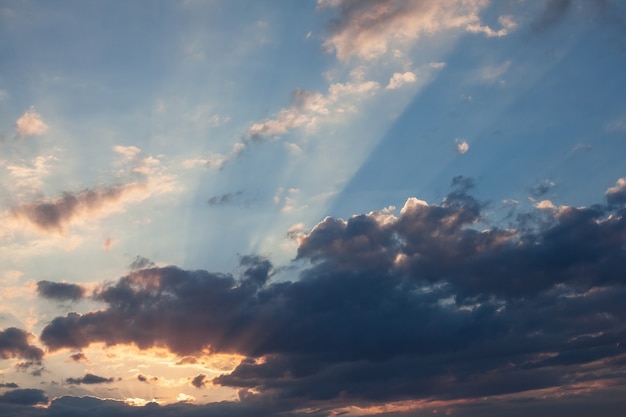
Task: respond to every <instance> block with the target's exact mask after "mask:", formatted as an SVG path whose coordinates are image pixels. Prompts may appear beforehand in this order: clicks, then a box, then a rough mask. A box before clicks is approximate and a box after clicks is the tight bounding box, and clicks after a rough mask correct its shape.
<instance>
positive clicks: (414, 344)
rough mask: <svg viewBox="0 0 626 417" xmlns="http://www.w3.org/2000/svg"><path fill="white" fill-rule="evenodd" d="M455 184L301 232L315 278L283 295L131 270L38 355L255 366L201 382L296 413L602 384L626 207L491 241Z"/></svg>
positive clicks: (620, 338)
mask: <svg viewBox="0 0 626 417" xmlns="http://www.w3.org/2000/svg"><path fill="white" fill-rule="evenodd" d="M452 184H453V189H452V191H451V192H450V193H449V194H448V195H447V196H446V197H445V198H444V199H443V200H442V201H441V202H440V203H437V204H431V203H427V202H425V201H422V200H419V199H417V198H410V199H408V200H407V202H406V204H405V205H404V206H403V207H402V208H401V209H400V211H399V213H398V214H395V210H394V209H393V208H389V209H385V210H381V211H374V212H370V213H367V214H361V215H354V216H352V217H350V218H349V219H347V220H343V219H338V218H332V217H327V218H325V219H324V220H322V221H321V222H320V223H319V224H317V225H316V226H315V227H313V228H312V229H311V230H310V231H308V232H306V231H302V227H301V226H298V227H296V228H295V229H294V231H293V233H294V234H296V233H297V239H298V244H299V246H298V251H297V259H296V261H297V262H298V263H299V264H304V265H306V266H305V268H304V269H303V270H302V271H301V272H300V273H299V277H298V279H297V280H293V281H280V282H271V281H270V276H271V275H272V271H273V270H274V267H273V265H272V264H271V263H270V262H269V260H267V259H264V258H261V257H254V256H253V257H242V258H241V267H240V270H239V272H238V274H237V275H231V274H222V273H210V272H207V271H202V270H198V271H186V270H182V269H179V268H176V267H171V266H170V267H150V268H147V269H142V270H137V271H132V272H131V273H129V274H128V275H126V276H124V277H122V278H120V279H119V280H118V281H116V282H113V283H110V284H106V285H104V286H103V287H101V288H100V289H99V290H98V291H96V293H95V296H94V298H95V299H96V300H97V301H100V302H102V303H104V305H105V308H103V309H100V310H97V311H92V312H88V313H85V314H78V313H70V314H68V315H66V316H61V317H56V318H54V319H53V320H52V321H51V322H50V323H49V324H48V325H47V326H46V327H45V328H44V330H43V331H42V333H41V337H40V340H41V341H42V342H43V343H44V344H45V345H46V346H47V347H48V348H49V349H50V350H52V351H54V350H57V349H61V348H74V349H80V348H84V347H87V346H89V345H91V344H92V343H105V344H108V345H116V344H134V345H136V346H137V347H139V348H140V349H148V348H152V347H154V346H159V347H165V348H167V349H169V350H170V351H171V352H173V353H175V354H177V355H180V356H181V357H182V358H189V357H192V356H194V355H199V354H201V353H202V352H206V351H210V352H215V353H218V352H223V353H236V354H239V355H244V356H245V357H246V359H244V360H243V361H241V363H240V364H239V365H238V366H237V367H236V368H235V369H234V370H233V371H231V372H229V373H226V374H223V375H220V376H218V377H217V378H213V379H212V380H209V379H208V377H207V378H204V377H202V375H204V374H200V375H198V376H196V377H194V381H195V382H196V385H201V384H203V383H205V382H207V381H210V382H211V383H212V384H216V385H223V386H229V387H235V388H238V389H241V390H242V391H241V395H242V398H246V399H252V398H256V399H258V400H259V401H261V400H264V399H265V400H267V399H269V398H274V399H278V398H279V399H280V401H281V404H283V406H285V407H290V406H288V405H287V404H293V403H297V404H299V405H300V406H304V405H305V404H308V403H309V402H310V403H311V404H314V403H316V402H318V401H319V400H333V401H339V402H347V403H355V402H357V403H358V402H373V403H380V402H388V401H400V400H416V399H426V398H429V399H437V398H439V399H444V398H445V399H446V400H450V399H451V397H450V396H451V395H452V396H453V397H454V396H456V397H458V398H466V399H467V398H482V397H484V396H494V395H504V394H511V393H521V392H525V391H529V390H542V389H555V390H558V389H561V388H560V387H562V386H563V384H564V382H563V381H574V380H577V379H580V378H583V379H585V380H587V381H590V383H592V382H593V381H597V382H598V383H601V382H602V381H603V380H604V375H606V374H607V372H609V367H610V365H608V364H611V363H621V362H620V361H622V360H623V358H624V357H626V351H624V346H626V330H624V328H623V326H622V323H623V321H624V319H626V316H625V313H624V309H623V307H622V306H623V302H622V300H623V297H624V296H626V281H624V276H623V274H622V273H621V271H622V268H621V266H622V265H623V264H624V263H625V262H626V252H625V251H624V247H625V245H626V221H625V220H624V219H625V218H626V217H625V216H624V215H625V214H626V211H625V210H626V209H624V208H623V207H622V208H619V207H616V206H614V205H602V204H598V205H594V206H592V207H587V208H586V207H582V208H575V207H566V206H564V207H561V208H560V209H559V210H548V211H545V212H543V213H542V214H541V216H535V217H533V216H530V219H531V220H526V222H528V221H533V220H532V219H537V220H536V222H535V223H534V224H533V225H532V227H529V224H528V223H525V224H522V223H520V225H519V227H517V228H509V229H501V228H497V227H491V228H487V229H484V228H479V227H478V225H479V224H484V222H485V219H484V218H483V210H484V207H485V203H483V202H480V201H478V200H476V199H475V198H474V197H473V196H472V195H471V194H470V192H471V190H472V189H473V187H474V182H473V181H472V180H471V179H469V178H464V177H456V178H454V180H453V183H452ZM190 362H193V360H190V361H189V363H190ZM181 363H182V360H181ZM620 366H622V365H620ZM620 369H622V368H620ZM620 372H621V371H620ZM620 375H621V374H620ZM620 378H621V377H620ZM196 379H197V380H196ZM381 381H384V383H382V382H381ZM246 401H247V400H246Z"/></svg>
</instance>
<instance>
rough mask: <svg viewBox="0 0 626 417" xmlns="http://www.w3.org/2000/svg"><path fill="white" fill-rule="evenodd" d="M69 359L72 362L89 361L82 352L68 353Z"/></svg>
mask: <svg viewBox="0 0 626 417" xmlns="http://www.w3.org/2000/svg"><path fill="white" fill-rule="evenodd" d="M69 359H70V360H71V361H72V362H84V363H89V359H88V358H87V355H85V354H84V353H83V352H78V353H74V354H73V355H70V358H69Z"/></svg>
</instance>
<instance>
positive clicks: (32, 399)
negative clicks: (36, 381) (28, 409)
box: [0, 389, 48, 405]
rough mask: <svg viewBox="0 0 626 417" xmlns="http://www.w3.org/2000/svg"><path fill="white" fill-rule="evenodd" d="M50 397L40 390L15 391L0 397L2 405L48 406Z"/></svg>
mask: <svg viewBox="0 0 626 417" xmlns="http://www.w3.org/2000/svg"><path fill="white" fill-rule="evenodd" d="M47 402H48V397H46V395H45V393H44V392H43V391H42V390H39V389H15V390H13V391H7V392H5V393H4V394H2V395H0V403H8V404H18V405H35V404H46V403H47Z"/></svg>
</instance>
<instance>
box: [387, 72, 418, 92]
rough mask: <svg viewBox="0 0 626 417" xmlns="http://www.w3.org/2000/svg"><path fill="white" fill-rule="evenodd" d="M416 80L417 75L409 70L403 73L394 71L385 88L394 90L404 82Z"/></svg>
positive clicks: (409, 82)
mask: <svg viewBox="0 0 626 417" xmlns="http://www.w3.org/2000/svg"><path fill="white" fill-rule="evenodd" d="M415 81H417V76H416V75H415V73H413V72H411V71H407V72H404V73H400V72H396V73H394V74H393V76H392V77H391V78H390V79H389V84H387V87H385V88H386V89H387V90H394V89H396V88H400V87H402V86H403V85H405V84H411V83H414V82H415Z"/></svg>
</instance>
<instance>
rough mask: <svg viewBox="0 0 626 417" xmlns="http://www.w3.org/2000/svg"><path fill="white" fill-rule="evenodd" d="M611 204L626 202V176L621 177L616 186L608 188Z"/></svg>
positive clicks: (607, 195) (608, 199) (607, 193)
mask: <svg viewBox="0 0 626 417" xmlns="http://www.w3.org/2000/svg"><path fill="white" fill-rule="evenodd" d="M605 196H606V199H607V201H608V202H609V204H626V178H619V179H618V180H617V183H616V184H615V186H613V187H611V188H609V189H608V190H606V193H605Z"/></svg>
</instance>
